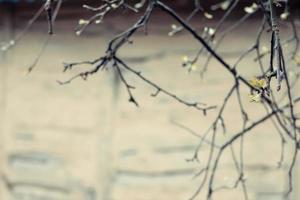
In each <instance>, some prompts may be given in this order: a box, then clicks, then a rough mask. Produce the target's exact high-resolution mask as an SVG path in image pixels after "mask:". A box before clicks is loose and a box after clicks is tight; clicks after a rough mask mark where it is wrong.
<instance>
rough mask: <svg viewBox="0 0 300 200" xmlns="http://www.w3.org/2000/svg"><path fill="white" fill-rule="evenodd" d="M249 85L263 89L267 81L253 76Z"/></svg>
mask: <svg viewBox="0 0 300 200" xmlns="http://www.w3.org/2000/svg"><path fill="white" fill-rule="evenodd" d="M249 83H250V85H251V86H253V87H255V88H257V89H264V88H266V86H267V82H266V80H265V79H263V78H262V79H257V78H253V79H251V80H250V81H249Z"/></svg>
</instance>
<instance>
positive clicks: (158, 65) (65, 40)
mask: <svg viewBox="0 0 300 200" xmlns="http://www.w3.org/2000/svg"><path fill="white" fill-rule="evenodd" d="M20 2H21V3H17V4H11V3H7V1H6V2H5V3H4V2H3V1H2V3H1V4H0V16H1V18H0V24H1V26H0V28H1V29H0V42H4V41H10V40H11V39H12V38H14V36H15V35H17V34H18V33H20V32H21V31H22V29H23V27H25V25H26V23H27V22H28V19H29V18H30V17H31V16H32V15H33V14H34V12H35V11H36V10H37V9H38V8H39V6H40V2H39V1H35V2H33V3H27V2H25V1H20ZM98 2H99V1H84V0H82V1H75V0H72V1H66V2H65V3H64V4H63V7H62V10H61V12H60V14H59V16H58V19H57V22H56V23H55V35H54V36H53V38H51V40H50V42H49V43H48V45H47V47H46V49H45V50H44V51H43V54H42V56H41V58H40V59H39V60H38V62H37V66H36V68H35V69H34V71H33V72H32V73H30V74H28V67H30V66H32V64H33V63H34V62H35V59H36V57H37V56H38V54H39V52H40V51H41V49H42V48H43V44H44V42H45V40H46V37H47V31H48V29H47V23H46V20H45V19H46V17H45V16H42V17H41V18H40V19H39V20H38V21H37V22H36V23H35V24H34V26H33V27H32V28H31V29H30V31H29V32H28V33H27V34H26V36H25V37H24V38H23V39H22V40H21V41H20V42H19V43H18V45H17V46H16V47H15V48H13V49H11V50H10V51H8V52H2V53H1V55H0V56H1V57H0V69H1V75H0V76H1V79H0V82H1V83H0V85H1V87H0V131H1V132H0V156H1V157H0V173H1V174H0V175H1V188H0V199H1V200H2V199H3V200H11V199H12V200H40V199H43V200H44V199H47V200H96V199H97V200H110V199H113V200H183V199H188V198H189V197H190V196H191V195H192V194H193V192H194V191H195V190H196V189H197V187H198V184H199V179H197V178H194V179H193V176H194V174H195V173H197V172H198V171H199V170H200V169H201V167H203V166H204V164H205V163H202V162H200V163H198V162H187V161H186V160H188V159H190V158H191V157H192V155H193V152H194V149H195V148H196V146H197V142H198V138H195V137H193V136H192V135H190V134H189V133H187V132H186V131H185V130H183V129H181V128H179V127H178V126H176V125H175V122H179V123H182V124H185V125H186V126H188V127H190V128H191V129H193V130H196V131H197V132H199V134H201V133H203V132H204V131H205V130H206V129H207V126H208V125H209V124H210V123H211V121H212V120H213V119H214V114H215V113H212V114H209V115H208V116H207V117H204V116H203V115H202V113H199V112H196V111H193V110H190V109H187V108H186V107H184V106H182V105H180V104H177V103H176V102H174V101H172V100H171V99H169V98H167V97H165V96H159V97H157V98H152V97H150V94H151V93H153V92H154V91H153V89H152V88H150V87H149V86H146V85H144V84H143V82H141V81H139V80H138V79H136V78H134V77H133V76H132V75H131V74H127V73H126V77H127V78H128V80H129V81H130V83H131V84H133V85H135V86H137V88H136V90H134V94H135V96H136V98H137V100H138V101H139V103H140V107H139V108H136V107H135V106H133V105H131V104H130V103H128V101H127V99H128V95H127V93H126V91H125V90H124V87H123V86H122V85H120V83H119V81H118V79H117V78H116V76H115V75H114V73H113V71H111V70H108V71H102V72H100V73H98V74H96V75H95V76H93V77H91V78H90V79H89V80H88V81H82V80H79V79H78V80H75V81H74V82H72V83H71V84H68V85H65V86H60V85H58V84H57V82H56V81H57V80H67V79H68V78H70V77H71V76H72V75H75V74H76V73H78V72H80V71H81V70H82V69H80V68H78V69H74V71H72V72H69V73H62V63H63V62H72V61H82V60H92V59H94V58H96V57H99V56H100V55H102V54H103V53H104V52H105V49H106V45H107V43H108V41H109V40H110V39H112V38H113V36H114V35H116V34H117V33H119V32H120V31H122V30H124V29H125V28H126V27H128V26H130V24H132V23H133V22H134V21H135V20H136V18H137V16H136V15H134V14H132V13H122V14H113V15H111V16H108V17H107V18H106V19H105V21H104V22H103V23H102V24H100V25H97V26H96V25H94V26H91V27H90V28H89V29H88V30H87V31H86V33H84V34H83V35H82V36H81V37H77V36H76V35H75V34H74V32H75V31H74V30H75V27H76V26H77V24H78V20H79V19H81V18H86V17H88V16H90V13H89V12H87V11H85V10H84V9H83V8H82V4H92V5H97V4H98ZM249 2H250V1H241V5H240V8H239V9H240V12H237V13H236V15H234V16H232V17H231V18H230V20H229V21H228V22H226V23H228V24H230V23H232V22H234V21H235V20H236V19H238V17H239V16H240V15H241V14H242V12H243V9H242V8H243V6H244V5H248V4H249ZM203 3H204V6H208V5H209V3H211V1H203ZM169 4H170V5H172V6H173V7H174V8H175V9H177V10H178V11H179V12H180V14H181V15H182V16H187V15H188V13H189V12H190V11H191V10H192V7H191V6H192V4H191V1H187V0H185V1H184V0H177V1H171V0H170V1H169ZM291 4H293V5H294V6H292V8H293V9H294V10H293V12H299V10H297V9H298V8H299V7H297V5H298V4H299V1H297V0H294V1H291ZM124 16H125V17H124ZM196 22H197V21H196ZM214 22H215V21H214V20H212V21H210V22H206V23H205V24H200V25H199V27H200V28H203V27H205V26H209V25H210V24H213V23H214ZM172 23H174V22H173V21H172V20H171V19H170V18H168V17H166V16H165V15H163V14H161V13H159V12H158V13H156V15H155V16H153V19H152V20H151V25H150V26H149V33H150V34H149V36H147V37H145V35H144V34H143V33H138V34H137V36H136V37H134V43H133V46H126V47H125V49H124V50H123V51H121V52H120V55H121V56H122V58H124V59H125V60H126V61H127V62H128V63H129V64H130V65H132V66H134V67H136V68H138V69H141V70H142V71H143V73H144V74H145V76H147V77H149V78H150V79H151V80H153V81H155V82H157V83H159V84H160V85H162V86H163V87H165V88H167V89H168V90H170V91H173V92H175V93H177V94H178V95H180V96H181V97H183V98H184V99H191V100H199V101H201V102H208V103H210V104H220V103H221V102H222V100H223V97H224V94H225V93H226V91H227V90H228V89H229V88H230V86H231V79H230V77H229V76H226V73H225V71H222V69H221V68H220V66H219V65H218V64H217V63H215V62H213V63H212V65H211V67H210V69H209V71H208V73H207V76H205V78H204V79H200V78H199V75H198V74H197V73H192V74H189V73H187V71H186V70H185V69H183V68H182V67H181V57H182V56H183V55H188V56H193V55H194V54H195V52H197V50H198V48H199V46H198V44H197V43H195V42H194V40H193V39H192V38H191V37H190V36H189V35H188V34H185V33H183V34H179V35H178V36H177V37H168V32H169V31H170V29H171V28H170V27H171V24H172ZM297 23H299V20H298V21H297ZM259 24H260V21H259V16H254V17H252V18H250V19H249V20H247V21H246V23H244V24H242V25H241V26H240V27H239V28H237V29H236V30H235V31H234V32H233V33H232V34H230V35H229V36H228V37H226V41H225V43H224V44H223V45H222V47H220V50H219V51H220V52H221V53H222V55H224V56H225V59H226V60H227V61H228V62H230V63H234V62H235V59H236V56H237V55H239V54H240V53H241V52H242V51H243V50H244V49H245V48H248V47H250V46H251V44H253V41H255V39H256V32H257V28H258V26H259ZM226 25H227V24H225V26H226ZM245 30H247V31H245ZM268 41H269V38H268V37H267V36H264V43H265V44H268ZM253 58H254V55H252V56H250V57H249V58H247V59H245V60H244V61H243V62H242V65H243V66H244V67H245V70H244V73H245V75H246V76H247V77H249V78H250V77H253V76H255V74H257V73H258V72H257V70H256V68H254V67H253V66H255V65H257V63H255V62H254V61H253ZM200 60H205V57H201V59H200ZM199 65H200V66H201V63H200V64H199ZM166 75H167V76H166ZM296 88H299V87H296ZM204 91H205V92H204ZM242 94H243V95H242V96H243V98H244V101H245V102H248V101H247V98H248V91H247V90H243V91H242ZM235 103H237V102H232V104H231V105H230V106H229V108H228V111H227V120H228V121H230V122H233V123H231V125H232V127H231V128H230V127H229V130H228V131H229V132H230V133H231V134H234V133H235V132H234V130H235V129H236V127H237V126H239V125H241V124H239V123H238V122H239V121H240V118H239V116H236V115H234V114H233V113H237V112H239V111H238V108H237V107H236V106H235ZM245 106H246V107H247V109H249V110H251V111H253V112H252V113H251V114H252V115H253V116H257V115H259V114H261V110H259V109H258V108H257V105H256V104H251V103H248V104H246V105H245ZM271 126H272V125H271V124H270V123H266V124H265V125H264V126H261V127H260V128H257V129H255V130H253V134H251V135H250V136H249V137H248V138H247V142H246V144H245V149H246V150H245V158H246V161H247V162H246V164H245V169H246V175H247V184H248V187H249V198H250V199H254V200H281V199H284V198H283V197H282V193H283V192H284V191H285V190H286V188H287V179H286V177H287V169H288V166H287V165H284V166H283V168H282V169H277V168H276V165H277V162H278V155H279V154H280V149H279V148H278V145H280V141H279V139H278V137H277V135H276V133H275V130H274V129H270V128H269V127H271ZM266 144H268V145H266ZM208 151H209V148H208V146H206V147H204V148H203V149H201V152H200V153H201V155H202V156H203V157H204V155H205V154H206V153H208ZM289 152H291V149H287V160H288V158H289V154H288V153H289ZM232 164H233V163H231V162H230V159H228V158H227V157H226V159H224V161H222V168H220V174H219V176H220V177H219V180H220V182H219V183H218V184H219V185H223V184H225V185H232V184H233V183H234V180H235V178H236V177H235V174H234V173H235V171H234V167H233V165H232ZM299 179H300V177H299V170H297V172H296V173H295V180H296V181H298V180H299ZM295 184H296V185H295V191H296V192H295V193H294V196H292V197H291V199H292V200H297V199H299V198H300V197H299V194H297V192H299V190H300V188H299V183H298V182H295ZM297 195H298V196H297ZM198 199H200V200H201V199H203V196H201V195H200V196H199V198H198ZM216 199H217V200H228V199H230V200H240V199H242V196H241V189H240V188H238V189H237V190H224V191H220V192H219V193H218V194H217V195H216Z"/></svg>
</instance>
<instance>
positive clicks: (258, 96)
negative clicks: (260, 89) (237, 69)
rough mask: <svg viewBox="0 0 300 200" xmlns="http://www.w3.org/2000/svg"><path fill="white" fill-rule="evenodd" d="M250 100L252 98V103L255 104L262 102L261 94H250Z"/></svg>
mask: <svg viewBox="0 0 300 200" xmlns="http://www.w3.org/2000/svg"><path fill="white" fill-rule="evenodd" d="M249 98H250V102H255V103H258V102H260V101H261V96H260V94H254V95H253V94H250V95H249Z"/></svg>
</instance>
